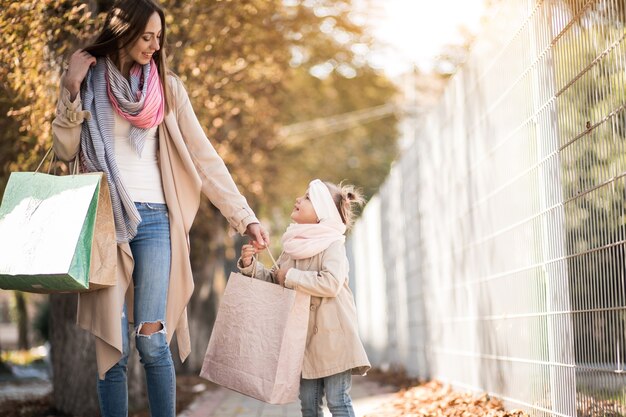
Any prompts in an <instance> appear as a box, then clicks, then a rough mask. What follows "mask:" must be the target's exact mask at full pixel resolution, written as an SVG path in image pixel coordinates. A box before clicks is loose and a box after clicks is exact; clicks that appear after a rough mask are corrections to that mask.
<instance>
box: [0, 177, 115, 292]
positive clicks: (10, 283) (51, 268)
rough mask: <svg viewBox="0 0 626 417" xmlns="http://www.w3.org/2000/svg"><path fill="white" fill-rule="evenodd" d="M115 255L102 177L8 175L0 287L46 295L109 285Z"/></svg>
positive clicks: (1, 214) (0, 229)
mask: <svg viewBox="0 0 626 417" xmlns="http://www.w3.org/2000/svg"><path fill="white" fill-rule="evenodd" d="M116 257H117V243H116V240H115V225H114V221H113V212H112V208H111V200H110V195H109V189H108V185H107V182H106V178H105V177H104V174H102V173H90V174H80V175H67V176H55V175H48V174H42V173H37V172H14V173H12V174H11V176H10V177H9V182H8V184H7V187H6V190H5V192H4V196H3V198H2V204H1V205H0V288H3V289H13V290H21V291H28V292H44V293H50V292H79V291H86V290H93V289H99V288H103V287H107V286H111V285H115V283H116V279H117V277H116V264H117V262H116V260H117V258H116Z"/></svg>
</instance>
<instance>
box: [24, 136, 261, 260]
mask: <svg viewBox="0 0 626 417" xmlns="http://www.w3.org/2000/svg"><path fill="white" fill-rule="evenodd" d="M50 152H52V146H51V147H50V149H48V151H47V152H46V154H45V155H44V157H43V158H42V159H41V162H40V163H39V165H37V169H35V172H39V169H40V168H41V166H42V165H43V164H44V162H46V159H48V155H50ZM79 155H80V152H79V153H77V154H76V157H75V158H74V162H72V173H71V174H72V175H78V174H79V173H80V170H79V167H80V159H79ZM56 160H57V155H56V153H54V152H52V158H51V159H50V165H48V171H47V174H50V171H51V170H52V166H53V165H54V163H55V162H56ZM270 256H271V255H270Z"/></svg>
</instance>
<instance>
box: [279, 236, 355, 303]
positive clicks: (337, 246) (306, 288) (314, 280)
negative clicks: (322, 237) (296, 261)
mask: <svg viewBox="0 0 626 417" xmlns="http://www.w3.org/2000/svg"><path fill="white" fill-rule="evenodd" d="M321 257H322V267H321V269H320V271H303V270H300V269H296V268H290V269H289V271H287V277H286V279H285V286H286V287H287V288H293V289H294V290H298V291H302V292H304V293H307V294H309V295H312V296H314V297H336V296H337V295H338V294H339V292H340V291H341V288H343V284H344V283H345V281H346V277H347V276H348V261H347V257H346V248H345V246H344V245H343V243H342V242H336V243H333V244H332V245H330V246H329V247H328V249H326V250H325V251H324V252H323V253H322V255H321Z"/></svg>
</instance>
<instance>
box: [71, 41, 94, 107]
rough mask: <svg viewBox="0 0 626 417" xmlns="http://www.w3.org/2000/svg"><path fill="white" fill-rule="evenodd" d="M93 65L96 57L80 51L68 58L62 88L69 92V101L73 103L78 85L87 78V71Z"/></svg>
mask: <svg viewBox="0 0 626 417" xmlns="http://www.w3.org/2000/svg"><path fill="white" fill-rule="evenodd" d="M93 65H96V57H94V56H93V55H91V54H90V53H88V52H85V51H83V50H82V49H79V50H77V51H76V52H74V53H73V54H72V56H71V57H70V62H69V63H68V65H67V70H66V72H65V75H64V76H63V86H64V87H65V88H67V90H68V91H69V92H70V100H71V101H74V99H75V98H76V96H77V95H78V92H79V91H80V85H81V83H82V82H83V80H84V79H85V77H86V76H87V71H89V68H90V67H92V66H93Z"/></svg>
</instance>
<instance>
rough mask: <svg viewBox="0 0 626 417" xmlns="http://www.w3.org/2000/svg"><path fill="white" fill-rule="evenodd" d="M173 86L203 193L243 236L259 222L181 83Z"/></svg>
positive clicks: (177, 107) (184, 135)
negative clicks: (207, 135)
mask: <svg viewBox="0 0 626 417" xmlns="http://www.w3.org/2000/svg"><path fill="white" fill-rule="evenodd" d="M172 84H173V86H174V88H173V93H174V94H175V96H176V114H177V120H178V125H179V128H180V132H181V134H182V136H183V139H184V140H185V143H186V145H187V149H188V150H189V153H190V155H191V158H192V159H193V161H194V164H195V166H196V170H197V171H198V174H199V175H200V178H201V180H202V192H203V193H204V194H205V195H206V196H207V197H208V198H209V200H210V201H211V203H213V204H214V205H215V206H216V207H217V208H218V209H219V210H220V212H221V213H222V215H223V216H224V217H226V219H227V220H228V222H229V223H230V225H231V226H233V227H234V228H235V229H236V230H237V231H238V232H239V233H241V234H244V233H245V231H246V227H247V226H248V225H249V224H251V223H259V220H258V219H257V218H256V216H255V214H254V212H253V211H252V209H251V208H250V206H249V205H248V203H247V201H246V198H245V197H244V196H243V195H241V193H240V192H239V190H238V189H237V186H236V185H235V182H234V181H233V178H232V177H231V175H230V173H229V172H228V169H227V168H226V164H224V161H223V160H222V158H221V157H220V156H219V155H218V153H217V151H216V150H215V148H214V147H213V145H211V142H209V139H208V138H207V137H206V135H205V133H204V130H203V129H202V126H201V125H200V122H199V121H198V118H197V117H196V114H195V112H194V110H193V107H192V106H191V101H190V100H189V96H188V94H187V91H186V90H185V87H184V86H183V85H182V82H181V81H180V80H178V79H176V81H175V82H174V83H172Z"/></svg>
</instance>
